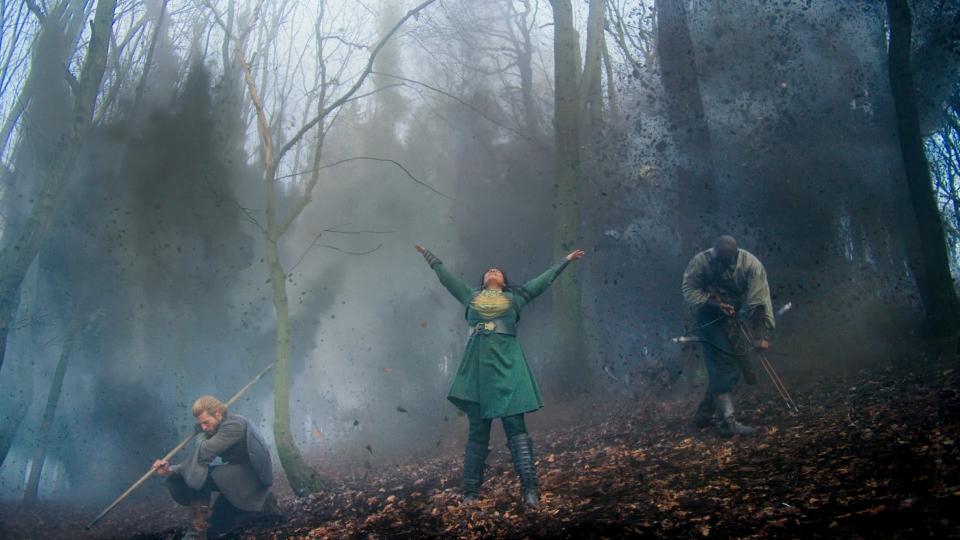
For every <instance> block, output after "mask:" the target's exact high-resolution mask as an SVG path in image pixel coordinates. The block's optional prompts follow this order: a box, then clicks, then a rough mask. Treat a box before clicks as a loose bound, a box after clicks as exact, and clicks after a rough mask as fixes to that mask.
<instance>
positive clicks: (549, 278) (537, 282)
mask: <svg viewBox="0 0 960 540" xmlns="http://www.w3.org/2000/svg"><path fill="white" fill-rule="evenodd" d="M568 264H570V261H568V260H566V259H563V260H562V261H560V262H558V263H557V264H555V265H553V266H551V267H550V268H548V269H547V271H546V272H544V273H542V274H540V275H539V276H537V277H535V278H533V279H531V280H530V281H528V282H526V283H524V284H523V286H522V287H520V294H519V295H517V297H518V298H517V308H519V309H523V308H524V307H525V306H526V305H527V304H529V303H530V302H531V301H532V300H533V299H534V298H536V297H538V296H540V295H541V294H543V291H545V290H547V288H548V287H550V284H551V283H553V281H554V280H555V279H557V276H559V275H560V273H561V272H563V269H564V268H566V267H567V265H568Z"/></svg>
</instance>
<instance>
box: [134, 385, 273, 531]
mask: <svg viewBox="0 0 960 540" xmlns="http://www.w3.org/2000/svg"><path fill="white" fill-rule="evenodd" d="M193 416H194V417H195V418H196V420H197V429H198V431H203V436H202V437H200V440H199V442H198V443H197V444H196V445H194V448H193V451H192V452H191V453H190V455H189V456H188V457H187V459H185V460H184V461H183V462H181V463H178V464H176V465H173V466H171V465H170V463H169V462H167V461H164V460H162V459H158V460H157V461H155V462H154V464H153V468H154V469H155V470H156V472H157V474H158V475H160V476H164V477H166V478H167V480H166V484H167V488H168V489H169V490H170V495H172V496H173V500H175V501H176V502H178V503H179V504H182V505H184V506H189V507H190V527H189V529H188V531H187V534H186V536H185V537H184V538H189V539H199V540H205V539H206V538H207V534H208V533H209V535H210V536H211V537H214V536H217V535H218V534H220V533H223V532H226V531H228V530H230V529H232V528H234V527H236V526H239V525H242V524H244V523H248V522H249V521H252V520H253V519H256V518H258V517H261V516H265V515H271V514H274V515H275V514H276V503H275V501H274V499H273V496H272V495H270V486H271V485H272V484H273V466H272V463H271V461H270V451H269V450H268V449H267V445H266V443H265V442H264V441H263V438H262V437H261V436H260V434H259V433H257V430H256V429H255V428H254V427H253V425H252V424H251V423H250V422H249V421H248V420H247V419H246V418H244V417H242V416H240V415H238V414H234V413H230V412H228V411H227V407H226V406H225V405H224V404H223V403H221V402H220V400H218V399H217V398H215V397H213V396H202V397H200V398H199V399H197V401H196V402H195V403H194V404H193ZM218 458H219V459H218ZM215 460H216V462H215ZM214 491H216V492H219V496H218V497H217V500H216V504H215V505H214V507H213V512H212V515H211V512H210V498H211V495H212V493H213V492H214ZM208 515H209V517H210V519H209V522H208V520H207V517H208ZM208 528H209V529H210V530H209V531H208Z"/></svg>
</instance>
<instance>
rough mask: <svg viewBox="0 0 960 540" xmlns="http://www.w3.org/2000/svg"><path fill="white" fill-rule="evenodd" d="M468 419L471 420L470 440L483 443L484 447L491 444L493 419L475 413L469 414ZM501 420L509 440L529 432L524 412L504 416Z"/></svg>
mask: <svg viewBox="0 0 960 540" xmlns="http://www.w3.org/2000/svg"><path fill="white" fill-rule="evenodd" d="M467 419H468V420H469V421H470V435H469V437H468V438H469V440H470V442H472V443H475V444H479V445H482V446H483V447H484V448H486V447H488V446H490V429H491V428H492V426H493V419H492V418H481V417H480V415H474V414H468V415H467ZM500 421H501V422H502V423H503V432H504V433H506V435H507V439H508V440H509V439H512V438H513V437H514V436H516V435H520V434H521V433H526V432H527V424H526V422H525V421H524V419H523V414H522V413H521V414H514V415H512V416H504V417H503V418H501V419H500Z"/></svg>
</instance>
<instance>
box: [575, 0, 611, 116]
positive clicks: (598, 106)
mask: <svg viewBox="0 0 960 540" xmlns="http://www.w3.org/2000/svg"><path fill="white" fill-rule="evenodd" d="M605 4H606V1H605V0H590V12H589V15H588V17H587V47H586V51H585V55H584V56H585V57H586V58H585V59H584V62H583V77H582V78H581V79H580V100H581V109H582V110H583V119H584V125H585V127H586V128H587V130H588V131H590V132H592V131H594V130H595V129H597V128H598V127H599V125H600V123H601V122H602V121H603V84H602V83H601V80H602V76H603V69H602V68H603V65H602V54H603V38H604V35H603V8H604V5H605Z"/></svg>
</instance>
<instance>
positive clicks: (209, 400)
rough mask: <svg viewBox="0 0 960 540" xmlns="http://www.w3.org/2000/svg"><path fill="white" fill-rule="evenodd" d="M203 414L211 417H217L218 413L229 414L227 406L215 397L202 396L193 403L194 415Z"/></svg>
mask: <svg viewBox="0 0 960 540" xmlns="http://www.w3.org/2000/svg"><path fill="white" fill-rule="evenodd" d="M202 412H206V413H207V414H209V415H210V416H216V415H217V413H220V414H221V415H222V414H225V413H226V412H227V406H226V405H224V404H223V403H221V402H220V400H219V399H217V398H215V397H213V396H200V397H198V398H197V400H196V401H194V402H193V415H194V416H200V413H202Z"/></svg>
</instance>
